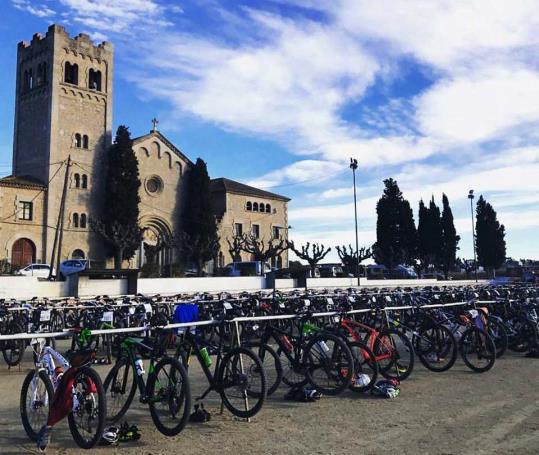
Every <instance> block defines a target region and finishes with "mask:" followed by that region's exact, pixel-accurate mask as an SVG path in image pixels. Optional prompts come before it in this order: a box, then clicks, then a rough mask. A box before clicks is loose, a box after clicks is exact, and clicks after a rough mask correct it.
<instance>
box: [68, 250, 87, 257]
mask: <svg viewBox="0 0 539 455" xmlns="http://www.w3.org/2000/svg"><path fill="white" fill-rule="evenodd" d="M84 258H85V255H84V251H82V250H80V249H76V250H74V251H73V253H71V259H84Z"/></svg>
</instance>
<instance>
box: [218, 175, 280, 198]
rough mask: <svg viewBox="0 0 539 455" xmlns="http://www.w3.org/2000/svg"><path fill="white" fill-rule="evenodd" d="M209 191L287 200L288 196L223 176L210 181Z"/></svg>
mask: <svg viewBox="0 0 539 455" xmlns="http://www.w3.org/2000/svg"><path fill="white" fill-rule="evenodd" d="M210 191H211V192H212V193H216V192H220V191H224V192H227V193H236V194H244V195H246V196H259V197H265V198H268V199H279V200H281V201H285V202H288V201H289V200H290V198H288V197H286V196H281V195H280V194H276V193H270V192H269V191H265V190H261V189H259V188H255V187H254V186H249V185H245V184H244V183H240V182H236V181H235V180H230V179H227V178H224V177H220V178H217V179H212V180H211V181H210Z"/></svg>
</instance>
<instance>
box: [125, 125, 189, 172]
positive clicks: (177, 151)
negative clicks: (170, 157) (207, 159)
mask: <svg viewBox="0 0 539 455" xmlns="http://www.w3.org/2000/svg"><path fill="white" fill-rule="evenodd" d="M151 137H154V138H158V139H159V140H160V141H161V142H163V143H164V144H165V145H166V146H167V147H168V148H170V150H172V151H173V152H174V153H175V154H176V155H178V156H179V157H180V158H181V159H182V160H184V161H187V162H188V163H189V164H193V162H192V161H191V160H190V159H189V158H188V157H187V156H185V155H184V154H183V153H182V152H181V150H180V149H179V148H177V147H176V146H175V145H174V144H173V143H172V142H170V141H169V140H168V139H167V138H166V137H165V136H164V135H163V134H161V133H160V132H159V131H157V130H152V131H150V132H149V133H148V134H145V135H144V136H139V137H136V138H134V139H133V145H136V144H140V143H141V142H144V141H145V140H147V139H149V138H151Z"/></svg>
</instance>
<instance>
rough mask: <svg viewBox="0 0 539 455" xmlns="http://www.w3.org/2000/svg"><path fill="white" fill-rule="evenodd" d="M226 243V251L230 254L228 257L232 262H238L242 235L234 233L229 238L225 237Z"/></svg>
mask: <svg viewBox="0 0 539 455" xmlns="http://www.w3.org/2000/svg"><path fill="white" fill-rule="evenodd" d="M226 243H228V253H229V254H230V257H231V258H232V262H240V261H241V252H242V251H243V249H242V246H243V236H242V235H235V236H233V237H232V239H230V238H229V237H227V239H226Z"/></svg>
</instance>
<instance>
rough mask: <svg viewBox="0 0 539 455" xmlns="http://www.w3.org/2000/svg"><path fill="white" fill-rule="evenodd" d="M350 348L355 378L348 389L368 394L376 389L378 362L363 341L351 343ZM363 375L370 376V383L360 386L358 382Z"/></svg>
mask: <svg viewBox="0 0 539 455" xmlns="http://www.w3.org/2000/svg"><path fill="white" fill-rule="evenodd" d="M348 347H349V348H350V352H351V353H352V358H353V359H354V376H353V377H352V381H351V382H350V385H349V386H348V388H349V389H350V390H351V391H352V392H357V393H361V392H367V391H369V390H371V389H372V388H373V387H374V385H375V384H376V380H377V379H378V362H377V361H376V360H375V359H374V354H373V352H372V351H371V350H370V349H369V347H368V346H367V345H366V344H365V343H363V342H361V341H350V342H349V343H348ZM367 368H368V370H367ZM362 374H367V375H369V377H370V381H369V383H367V384H364V385H358V384H357V382H356V380H357V379H358V378H359V375H362Z"/></svg>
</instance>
